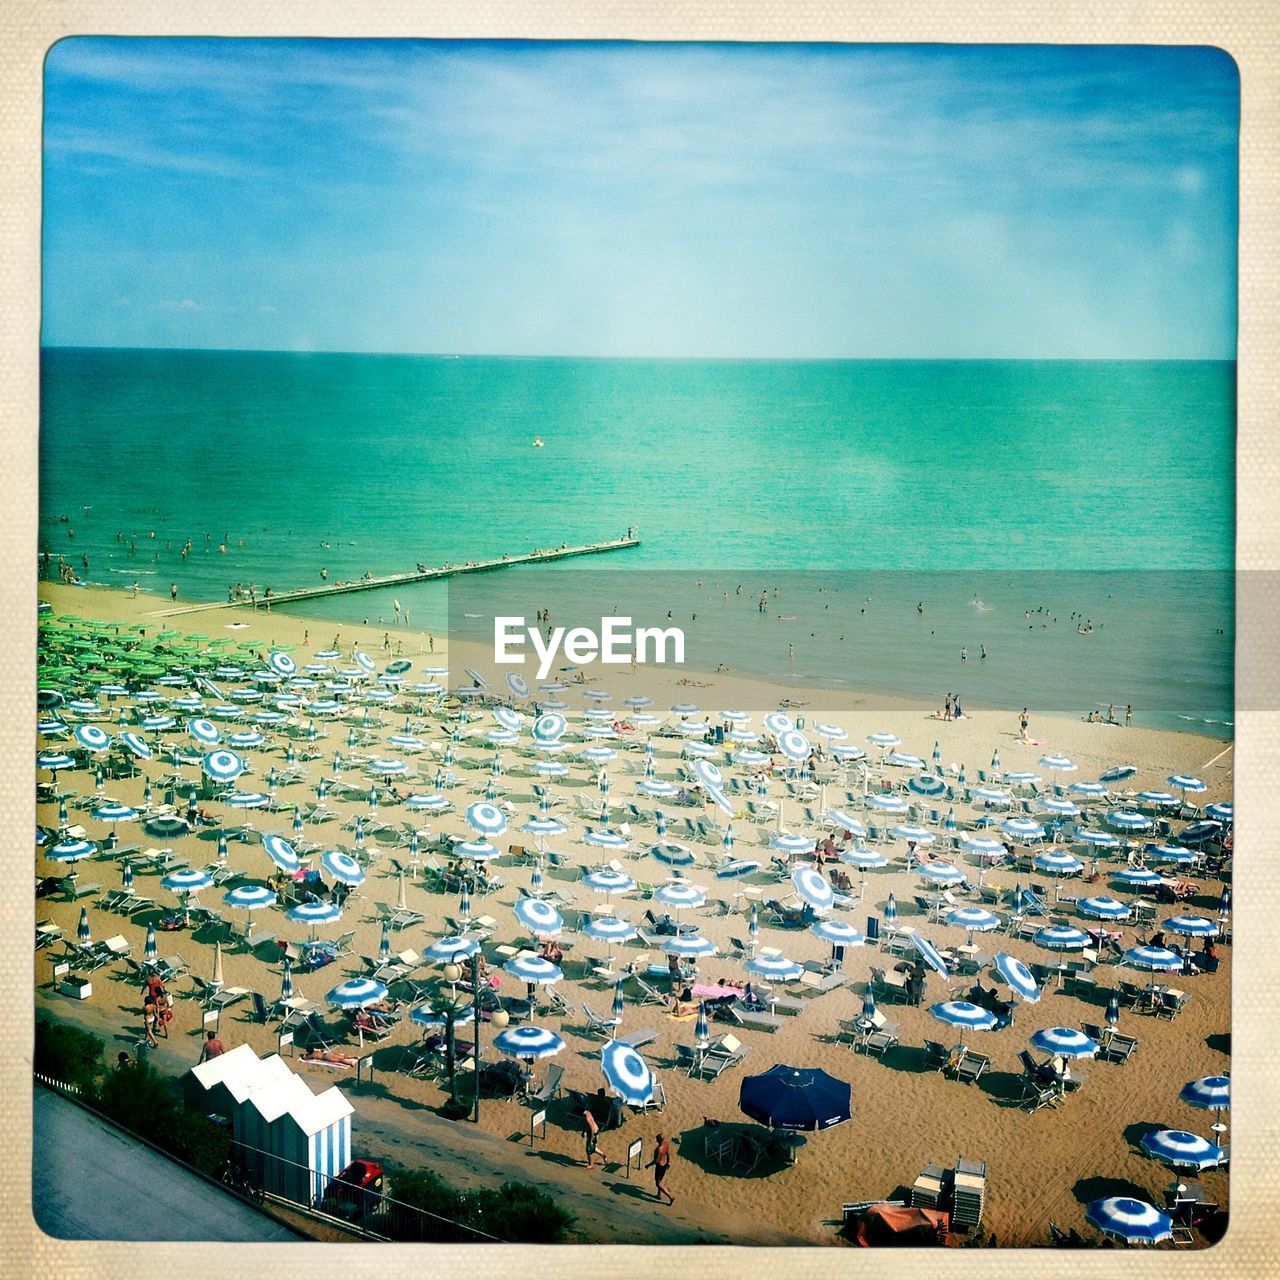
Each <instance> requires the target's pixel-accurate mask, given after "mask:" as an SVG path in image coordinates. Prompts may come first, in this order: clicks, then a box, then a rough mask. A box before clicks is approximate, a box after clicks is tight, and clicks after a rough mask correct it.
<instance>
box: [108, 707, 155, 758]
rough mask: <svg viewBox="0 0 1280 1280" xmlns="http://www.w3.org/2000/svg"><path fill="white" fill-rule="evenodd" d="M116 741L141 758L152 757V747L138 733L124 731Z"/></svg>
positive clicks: (131, 753)
mask: <svg viewBox="0 0 1280 1280" xmlns="http://www.w3.org/2000/svg"><path fill="white" fill-rule="evenodd" d="M167 718H168V717H166V719H167ZM161 727H163V726H161ZM116 741H118V742H119V743H120V745H121V746H123V747H124V748H125V750H126V751H128V752H129V754H130V755H134V756H137V757H138V759H139V760H150V759H151V748H150V747H149V746H148V745H147V742H146V740H145V739H143V738H140V737H139V736H138V735H137V734H136V733H122V734H120V736H119V737H118V738H117V739H116Z"/></svg>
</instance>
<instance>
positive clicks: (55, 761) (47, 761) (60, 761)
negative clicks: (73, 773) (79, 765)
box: [36, 751, 76, 769]
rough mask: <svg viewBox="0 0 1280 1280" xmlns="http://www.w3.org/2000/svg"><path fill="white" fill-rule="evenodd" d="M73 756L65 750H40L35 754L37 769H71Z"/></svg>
mask: <svg viewBox="0 0 1280 1280" xmlns="http://www.w3.org/2000/svg"><path fill="white" fill-rule="evenodd" d="M75 763H76V762H75V758H74V757H73V756H69V755H67V753H66V752H65V751H41V752H40V753H39V754H38V755H37V756H36V768H37V769H73V768H75Z"/></svg>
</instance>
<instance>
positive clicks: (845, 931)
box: [809, 919, 867, 947]
mask: <svg viewBox="0 0 1280 1280" xmlns="http://www.w3.org/2000/svg"><path fill="white" fill-rule="evenodd" d="M809 932H810V933H812V934H814V935H815V936H816V937H819V938H821V939H822V940H823V942H829V943H831V945H832V946H833V947H860V946H861V945H862V944H863V943H864V942H866V940H867V939H866V935H865V934H863V932H862V930H861V929H856V928H855V927H854V926H853V925H851V924H849V923H848V922H847V921H845V920H835V919H827V920H818V921H815V922H814V923H813V924H811V925H810V926H809Z"/></svg>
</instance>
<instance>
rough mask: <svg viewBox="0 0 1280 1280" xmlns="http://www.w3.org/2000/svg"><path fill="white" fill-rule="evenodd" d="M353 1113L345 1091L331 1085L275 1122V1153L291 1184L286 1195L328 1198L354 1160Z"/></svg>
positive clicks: (282, 1174) (282, 1175) (281, 1171)
mask: <svg viewBox="0 0 1280 1280" xmlns="http://www.w3.org/2000/svg"><path fill="white" fill-rule="evenodd" d="M353 1111H354V1108H353V1107H352V1105H351V1103H350V1102H349V1101H348V1100H347V1097H346V1095H345V1094H344V1093H343V1092H342V1090H341V1089H338V1088H336V1087H332V1086H331V1087H330V1088H328V1089H326V1090H325V1091H324V1092H323V1093H320V1094H312V1095H311V1096H310V1097H309V1098H308V1099H307V1100H305V1101H304V1102H302V1103H301V1104H300V1105H298V1106H295V1107H293V1108H291V1109H290V1110H289V1111H287V1112H286V1113H285V1114H284V1115H282V1116H281V1117H280V1118H279V1119H278V1120H276V1121H275V1123H274V1124H273V1126H272V1134H271V1141H272V1152H273V1154H275V1155H276V1156H277V1157H279V1165H278V1174H279V1177H280V1179H281V1180H282V1181H285V1180H287V1184H288V1189H287V1190H281V1194H282V1195H287V1196H289V1198H290V1199H293V1200H301V1201H304V1202H306V1201H308V1200H310V1201H311V1202H314V1201H315V1200H316V1198H317V1197H320V1196H323V1195H324V1192H325V1188H326V1187H328V1185H329V1183H330V1182H331V1181H332V1180H333V1178H335V1177H336V1176H337V1175H338V1174H339V1173H340V1172H341V1171H342V1170H343V1169H345V1168H346V1167H347V1164H348V1163H349V1162H350V1160H351V1116H352V1113H353ZM285 1162H287V1163H285Z"/></svg>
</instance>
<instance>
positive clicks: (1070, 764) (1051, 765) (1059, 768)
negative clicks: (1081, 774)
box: [1040, 755, 1078, 773]
mask: <svg viewBox="0 0 1280 1280" xmlns="http://www.w3.org/2000/svg"><path fill="white" fill-rule="evenodd" d="M1040 763H1041V764H1042V765H1044V767H1045V768H1046V769H1051V770H1052V771H1053V772H1054V773H1073V772H1075V770H1076V769H1077V768H1078V766H1077V764H1076V762H1075V761H1074V760H1072V759H1070V758H1069V757H1067V756H1060V755H1052V756H1041V757H1040Z"/></svg>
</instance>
